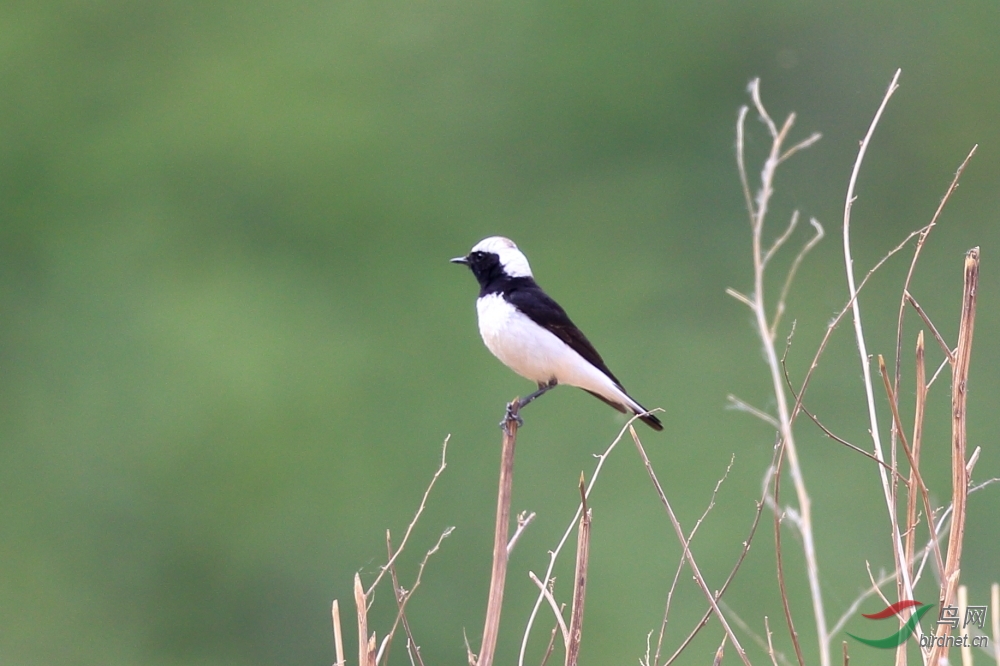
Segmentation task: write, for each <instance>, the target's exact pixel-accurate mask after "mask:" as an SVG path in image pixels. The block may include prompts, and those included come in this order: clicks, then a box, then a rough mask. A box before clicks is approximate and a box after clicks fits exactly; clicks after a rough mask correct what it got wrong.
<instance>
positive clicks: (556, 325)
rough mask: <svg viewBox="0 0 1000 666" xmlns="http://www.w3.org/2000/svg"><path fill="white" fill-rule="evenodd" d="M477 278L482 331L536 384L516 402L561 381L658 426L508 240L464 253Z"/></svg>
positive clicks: (515, 368)
mask: <svg viewBox="0 0 1000 666" xmlns="http://www.w3.org/2000/svg"><path fill="white" fill-rule="evenodd" d="M451 261H452V263H456V264H464V265H466V266H468V267H469V268H470V269H471V270H472V274H473V275H475V276H476V279H477V280H478V281H479V298H478V299H477V300H476V310H477V311H478V313H479V333H480V335H482V336H483V342H485V343H486V347H487V348H488V349H489V350H490V351H491V352H493V355H494V356H496V357H497V358H498V359H500V360H501V361H502V362H503V363H504V365H506V366H507V367H508V368H510V369H511V370H513V371H514V372H516V373H517V374H519V375H521V376H522V377H525V378H527V379H530V380H531V381H533V382H535V383H536V384H537V385H538V390H537V391H535V392H534V393H532V394H531V395H529V396H526V397H524V398H522V399H521V400H519V401H518V404H519V406H521V407H523V406H525V405H527V404H528V403H529V402H531V401H532V400H534V399H535V398H537V397H539V396H540V395H542V394H543V393H545V392H546V391H548V390H550V389H552V388H554V387H555V386H557V385H558V384H569V385H570V386H576V387H578V388H582V389H583V390H584V391H586V392H587V393H590V394H591V395H593V396H595V397H597V398H599V399H601V400H603V401H604V402H606V403H608V404H609V405H611V406H612V407H614V408H615V409H617V410H618V411H620V412H632V413H633V414H637V415H639V418H640V419H641V420H642V421H643V422H644V423H646V424H647V425H649V427H651V428H653V429H654V430H663V424H662V423H661V422H660V420H659V419H658V418H656V416H654V415H653V414H650V413H649V412H647V411H646V408H645V407H643V406H642V405H640V404H639V403H638V402H636V401H635V400H633V399H632V398H631V397H630V396H629V394H628V393H626V392H625V389H624V388H622V384H621V382H619V381H618V378H617V377H615V376H614V375H613V374H612V373H611V371H610V370H608V366H607V365H605V363H604V359H602V358H601V355H600V354H598V353H597V350H596V349H594V345H592V344H590V341H589V340H587V337H586V336H585V335H584V334H583V333H582V332H581V331H580V329H579V328H577V327H576V325H575V324H574V323H573V322H572V321H570V318H569V317H568V316H567V315H566V311H565V310H563V309H562V308H561V307H560V306H559V304H558V303H556V302H555V301H554V300H552V298H551V297H550V296H549V295H548V294H546V293H545V292H544V291H542V288H541V287H539V286H538V284H537V283H536V282H535V278H534V277H533V276H532V274H531V267H530V266H529V265H528V259H527V258H526V257H525V256H524V255H523V254H522V253H521V251H520V250H518V249H517V245H515V244H514V241H512V240H510V239H509V238H504V237H502V236H491V237H489V238H486V239H484V240H481V241H480V242H479V243H477V244H476V245H475V247H473V248H472V250H470V251H469V254H467V255H465V256H464V257H456V258H454V259H452V260H451Z"/></svg>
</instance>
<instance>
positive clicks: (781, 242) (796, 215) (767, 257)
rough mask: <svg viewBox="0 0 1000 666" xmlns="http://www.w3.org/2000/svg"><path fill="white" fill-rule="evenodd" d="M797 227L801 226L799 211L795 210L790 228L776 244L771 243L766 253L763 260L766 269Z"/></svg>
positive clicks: (779, 237)
mask: <svg viewBox="0 0 1000 666" xmlns="http://www.w3.org/2000/svg"><path fill="white" fill-rule="evenodd" d="M797 226H799V211H797V210H795V211H792V219H791V220H790V221H789V223H788V227H787V228H786V229H785V231H784V233H782V234H781V235H780V236H778V237H777V238H776V239H775V240H774V242H773V243H771V247H769V248H767V252H765V253H764V258H763V259H761V263H762V264H764V266H765V267H766V266H767V264H768V262H770V261H771V257H773V256H774V253H775V252H777V251H778V250H780V249H781V246H782V245H784V244H785V242H786V241H787V240H788V238H789V237H790V236H791V235H792V232H793V231H795V227H797Z"/></svg>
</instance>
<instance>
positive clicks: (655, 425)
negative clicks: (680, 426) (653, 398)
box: [583, 389, 663, 431]
mask: <svg viewBox="0 0 1000 666" xmlns="http://www.w3.org/2000/svg"><path fill="white" fill-rule="evenodd" d="M583 390H584V391H587V389H583ZM587 393H589V394H590V395H592V396H594V397H595V398H597V399H598V400H600V401H601V402H605V403H607V404H609V405H611V406H612V407H614V408H615V409H617V410H618V411H619V412H621V413H622V414H627V413H628V412H630V411H632V410H631V409H630V408H628V407H626V406H625V405H623V404H621V403H617V402H611V401H610V400H608V399H607V398H605V397H604V396H603V395H600V394H599V393H594V392H593V391H587ZM632 402H635V401H634V400H633V401H632ZM635 404H636V405H639V403H637V402H636V403H635ZM639 408H640V409H642V410H643V411H645V409H646V408H645V407H643V406H642V405H639ZM633 414H639V412H633ZM639 420H640V421H642V422H643V423H645V424H646V425H648V426H649V427H650V428H652V429H653V430H658V431H659V430H663V424H662V423H660V419H658V418H656V417H655V416H653V415H652V414H641V415H640V416H639Z"/></svg>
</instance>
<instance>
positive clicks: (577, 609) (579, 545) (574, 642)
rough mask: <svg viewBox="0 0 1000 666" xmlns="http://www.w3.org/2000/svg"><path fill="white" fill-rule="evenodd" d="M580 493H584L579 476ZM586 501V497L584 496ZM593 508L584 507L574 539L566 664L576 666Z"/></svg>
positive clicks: (581, 627)
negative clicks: (571, 603) (573, 567)
mask: <svg viewBox="0 0 1000 666" xmlns="http://www.w3.org/2000/svg"><path fill="white" fill-rule="evenodd" d="M580 494H581V495H583V494H584V486H583V478H582V476H581V478H580ZM584 502H586V498H584ZM593 511H594V510H593V509H585V510H584V512H583V515H582V516H580V530H579V533H578V537H577V541H576V571H575V575H574V578H573V605H572V607H571V608H572V610H571V611H570V621H569V644H568V645H567V647H566V666H576V663H577V660H578V659H579V657H580V639H581V637H582V636H583V608H584V600H585V599H586V596H587V564H588V562H589V561H590V524H591V521H592V519H593Z"/></svg>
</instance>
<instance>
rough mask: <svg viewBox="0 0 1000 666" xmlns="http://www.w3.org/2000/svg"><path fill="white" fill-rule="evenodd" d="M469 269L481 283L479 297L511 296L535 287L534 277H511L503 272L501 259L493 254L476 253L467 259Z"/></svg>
mask: <svg viewBox="0 0 1000 666" xmlns="http://www.w3.org/2000/svg"><path fill="white" fill-rule="evenodd" d="M467 261H468V262H469V268H470V269H471V270H472V274H473V275H475V276H476V280H477V281H478V282H479V297H480V298H482V297H483V296H488V295H489V294H509V293H510V292H512V291H516V290H518V289H524V288H526V287H528V288H530V287H535V288H537V287H538V285H537V284H536V283H535V280H534V278H532V277H511V276H509V275H507V273H505V272H504V270H503V264H501V263H500V257H498V256H497V255H496V254H494V253H492V252H475V253H473V254H470V255H469V256H468V257H467Z"/></svg>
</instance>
